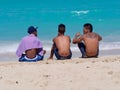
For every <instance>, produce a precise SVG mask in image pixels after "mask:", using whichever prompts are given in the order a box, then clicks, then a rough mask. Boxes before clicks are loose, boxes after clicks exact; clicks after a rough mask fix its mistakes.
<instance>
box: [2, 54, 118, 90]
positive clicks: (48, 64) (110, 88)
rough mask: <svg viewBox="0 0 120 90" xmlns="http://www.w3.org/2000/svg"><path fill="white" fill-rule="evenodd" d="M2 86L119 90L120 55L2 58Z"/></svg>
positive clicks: (43, 89) (7, 88)
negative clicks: (31, 59) (28, 60)
mask: <svg viewBox="0 0 120 90" xmlns="http://www.w3.org/2000/svg"><path fill="white" fill-rule="evenodd" d="M0 90H120V55H118V56H105V57H100V58H90V59H81V58H74V59H72V60H65V61H56V60H53V61H42V62H37V63H19V62H1V63H0Z"/></svg>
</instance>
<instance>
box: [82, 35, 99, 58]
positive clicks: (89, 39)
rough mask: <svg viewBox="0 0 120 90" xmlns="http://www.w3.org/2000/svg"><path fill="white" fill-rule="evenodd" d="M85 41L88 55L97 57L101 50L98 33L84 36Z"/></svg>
mask: <svg viewBox="0 0 120 90" xmlns="http://www.w3.org/2000/svg"><path fill="white" fill-rule="evenodd" d="M83 39H84V43H85V46H86V55H87V56H95V55H96V54H97V53H98V48H99V35H97V34H96V33H87V34H85V35H83Z"/></svg>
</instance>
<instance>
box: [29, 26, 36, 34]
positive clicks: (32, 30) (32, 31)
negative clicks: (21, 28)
mask: <svg viewBox="0 0 120 90" xmlns="http://www.w3.org/2000/svg"><path fill="white" fill-rule="evenodd" d="M28 33H29V34H34V35H35V36H37V28H35V27H33V26H30V27H29V28H28Z"/></svg>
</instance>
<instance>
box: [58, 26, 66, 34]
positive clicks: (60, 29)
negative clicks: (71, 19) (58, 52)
mask: <svg viewBox="0 0 120 90" xmlns="http://www.w3.org/2000/svg"><path fill="white" fill-rule="evenodd" d="M58 32H59V33H61V34H64V33H65V25H64V24H59V26H58Z"/></svg>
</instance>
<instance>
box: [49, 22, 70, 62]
mask: <svg viewBox="0 0 120 90" xmlns="http://www.w3.org/2000/svg"><path fill="white" fill-rule="evenodd" d="M64 33H65V25H64V24H60V25H59V26H58V36H57V37H55V38H54V39H53V46H52V49H51V54H50V57H49V58H48V59H53V55H54V54H55V56H56V58H57V59H58V60H64V59H70V58H71V57H72V53H71V50H70V43H71V39H70V37H69V36H65V35H64Z"/></svg>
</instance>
